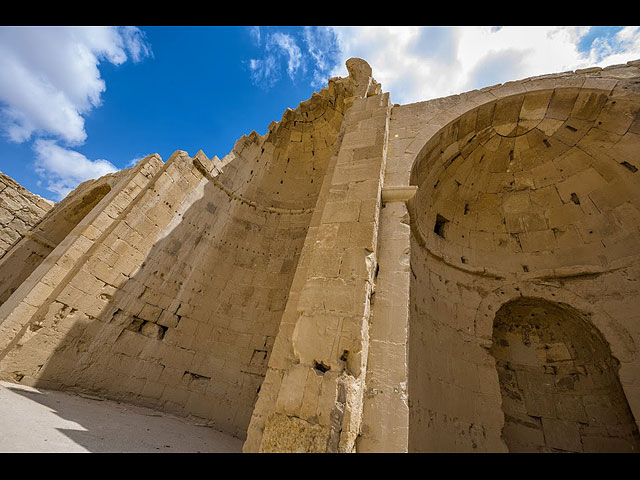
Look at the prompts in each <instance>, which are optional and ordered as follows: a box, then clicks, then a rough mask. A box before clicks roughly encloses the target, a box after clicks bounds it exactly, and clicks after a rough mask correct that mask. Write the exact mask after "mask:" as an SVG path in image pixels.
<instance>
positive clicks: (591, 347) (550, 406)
mask: <svg viewBox="0 0 640 480" xmlns="http://www.w3.org/2000/svg"><path fill="white" fill-rule="evenodd" d="M493 328H494V337H493V346H492V349H491V353H492V354H493V355H494V357H495V358H496V368H497V370H498V376H499V378H500V391H501V393H502V409H503V411H504V416H505V425H504V429H503V437H504V440H505V443H506V444H507V446H508V447H509V451H510V452H553V451H560V452H636V451H638V448H639V446H640V436H639V435H638V426H637V425H636V423H635V422H634V419H633V415H632V414H631V411H630V410H629V404H628V403H627V399H626V397H625V394H624V392H623V390H622V387H621V385H620V381H619V379H618V368H619V362H618V361H617V360H616V359H614V358H613V357H612V356H611V352H610V351H609V347H608V344H607V343H606V341H605V340H604V339H603V338H602V336H601V335H600V333H599V332H598V331H597V330H596V329H594V328H593V326H592V325H590V323H589V322H588V320H587V319H585V318H583V317H582V315H580V313H579V312H578V311H576V310H575V309H573V308H571V307H568V306H565V305H561V304H558V303H554V302H549V301H546V300H541V299H537V298H527V297H521V298H520V299H517V300H513V301H510V302H508V303H506V304H504V305H502V306H501V307H500V309H499V310H498V311H497V312H496V317H495V320H494V327H493Z"/></svg>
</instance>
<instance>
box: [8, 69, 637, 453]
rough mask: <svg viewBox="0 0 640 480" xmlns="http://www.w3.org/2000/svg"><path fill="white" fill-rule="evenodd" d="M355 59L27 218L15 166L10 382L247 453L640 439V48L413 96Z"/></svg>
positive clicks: (585, 448) (591, 446) (610, 447)
mask: <svg viewBox="0 0 640 480" xmlns="http://www.w3.org/2000/svg"><path fill="white" fill-rule="evenodd" d="M347 67H348V70H349V76H348V77H346V78H334V79H331V80H329V83H328V86H327V87H325V88H323V89H322V90H321V91H320V92H317V93H314V95H313V96H312V97H311V98H310V99H309V100H307V101H305V102H302V103H301V104H300V105H299V107H298V108H297V109H295V110H291V109H288V110H287V111H286V112H285V114H284V116H283V118H282V120H281V121H280V122H277V123H276V122H273V123H272V124H271V125H270V126H269V131H268V132H267V133H266V134H265V135H264V136H260V135H258V134H256V133H255V132H252V133H251V134H250V135H249V136H246V137H242V138H241V139H240V140H239V141H238V142H237V143H236V145H235V148H234V149H233V150H232V151H231V152H230V153H229V154H228V155H226V156H225V157H224V158H223V159H222V160H220V159H218V158H217V157H214V158H212V159H209V158H207V157H206V155H205V154H204V153H203V152H198V153H197V154H196V155H195V156H194V157H190V156H189V155H188V154H187V153H186V152H183V151H177V152H175V153H174V154H173V155H172V156H171V157H170V158H169V159H168V160H167V161H166V162H163V161H162V159H160V158H159V156H157V155H151V156H149V157H147V158H145V159H143V160H141V161H140V162H139V163H138V164H137V165H136V166H135V167H133V168H130V169H126V170H122V171H119V172H117V173H114V174H110V175H106V176H104V177H102V178H99V179H97V180H91V181H88V182H85V183H83V184H81V185H80V186H79V187H78V188H77V189H76V190H75V191H74V192H72V193H71V194H70V195H69V196H67V198H65V199H64V200H63V201H61V202H60V203H58V204H56V205H55V206H53V208H51V207H52V206H51V205H50V204H47V203H46V202H44V201H42V199H40V200H38V199H35V200H34V199H31V200H32V203H33V204H34V205H36V206H37V207H38V209H36V208H35V207H34V208H33V209H32V210H33V212H34V213H33V215H32V216H30V217H29V218H30V219H31V220H29V221H23V224H24V228H22V231H20V232H18V233H17V234H16V233H13V234H11V233H8V232H9V230H10V229H11V228H13V227H15V225H16V224H17V223H16V222H14V221H13V218H14V217H16V216H17V213H16V212H17V211H20V212H22V214H23V216H25V215H24V212H25V211H26V210H28V209H26V207H24V205H26V203H25V202H27V203H28V201H30V200H29V199H30V198H31V197H30V196H29V195H30V194H28V192H26V191H20V190H19V187H18V186H15V185H13V186H8V185H9V183H10V181H9V180H7V181H6V182H4V183H3V184H4V185H5V188H4V189H3V190H2V191H1V192H0V215H1V216H0V227H1V228H2V232H1V235H2V236H0V240H1V241H2V242H4V243H6V244H7V245H4V243H0V247H2V248H3V249H4V250H2V251H0V255H2V257H1V258H0V303H1V306H0V378H1V379H3V380H9V381H12V382H19V383H22V384H26V385H33V386H39V387H42V388H50V389H67V390H73V391H78V392H87V393H91V394H94V395H100V396H103V397H105V398H111V399H117V400H121V401H126V402H131V403H135V404H140V405H145V406H149V407H152V408H156V409H158V410H163V411H166V412H170V413H173V414H177V415H185V416H187V415H192V416H196V417H199V418H202V419H206V420H207V421H209V422H210V424H211V425H214V426H215V427H217V428H219V429H221V430H223V431H225V432H227V433H230V434H232V435H235V436H238V437H240V438H243V439H246V440H245V443H244V451H246V452H274V451H280V452H282V451H284V452H288V451H303V452H407V451H408V452H438V451H447V452H508V451H511V452H519V451H540V452H548V451H570V452H594V451H616V452H628V451H638V449H639V448H640V436H639V435H638V424H637V421H638V420H640V353H639V352H638V349H639V348H640V173H639V172H638V169H639V168H640V116H639V113H638V112H639V110H640V61H635V62H629V63H628V64H625V65H615V66H611V67H607V68H605V69H601V68H591V69H585V70H579V71H575V72H564V73H560V74H554V75H544V76H540V77H534V78H528V79H525V80H521V81H515V82H510V83H506V84H502V85H496V86H493V87H488V88H483V89H481V90H474V91H471V92H467V93H464V94H461V95H454V96H451V97H447V98H441V99H436V100H430V101H425V102H420V103H413V104H409V105H394V104H392V103H391V100H390V98H389V94H388V93H384V92H383V91H382V87H381V85H380V84H379V83H377V82H376V81H375V80H374V78H373V76H372V72H371V68H370V67H369V65H368V64H367V63H366V62H364V61H362V60H359V59H351V60H349V61H348V62H347ZM3 178H4V177H3ZM0 187H2V185H0ZM9 194H11V195H9ZM9 200H11V201H13V203H11V202H10V201H9ZM39 201H40V203H38V202H39ZM43 202H44V203H43ZM16 205H19V206H20V207H19V208H18V207H16ZM25 209H26V210H25ZM25 218H26V217H25ZM12 222H13V223H12ZM11 225H13V227H11ZM12 231H13V232H15V231H16V229H15V228H13V230H12ZM6 239H9V240H6ZM5 247H6V248H5Z"/></svg>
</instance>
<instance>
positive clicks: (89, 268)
mask: <svg viewBox="0 0 640 480" xmlns="http://www.w3.org/2000/svg"><path fill="white" fill-rule="evenodd" d="M357 87H358V85H357V82H355V81H354V80H353V79H352V78H351V77H348V78H346V79H332V80H331V81H330V83H329V86H328V87H326V88H325V89H323V90H322V91H321V92H319V93H317V94H314V96H312V98H311V99H309V100H308V101H306V102H303V103H301V105H300V106H299V108H298V109H296V110H287V112H286V113H285V115H284V116H283V119H282V121H281V122H279V123H275V122H274V123H272V124H271V125H270V126H269V133H267V134H266V135H265V136H263V137H261V136H259V135H257V134H255V132H253V133H252V134H251V135H249V136H247V137H243V138H242V139H240V140H239V141H238V142H237V143H236V146H235V147H234V149H233V151H232V152H231V153H230V154H229V155H227V156H226V157H225V158H223V159H222V160H221V161H220V160H218V159H217V158H214V159H213V160H209V159H208V158H207V157H206V156H205V155H204V154H203V153H202V152H199V153H198V154H197V155H196V156H195V157H193V158H190V157H189V156H188V155H187V154H186V153H185V152H176V153H175V154H174V155H173V156H172V157H171V159H169V160H168V161H167V163H166V164H164V165H162V166H160V165H159V166H158V168H159V169H157V170H155V172H154V173H153V174H152V176H151V177H150V178H149V180H148V183H147V184H146V186H145V187H144V188H143V189H142V190H141V191H139V192H138V193H137V195H136V196H135V197H132V198H131V199H130V200H129V202H128V203H124V202H123V203H121V202H119V201H118V205H122V206H123V207H125V208H124V209H123V210H121V211H119V213H118V214H117V215H116V216H115V218H114V223H113V224H112V226H111V227H109V228H108V229H107V230H104V231H103V233H102V234H101V236H100V237H99V239H96V241H95V243H93V244H92V245H91V246H90V247H89V249H88V250H87V252H86V254H85V255H84V256H83V257H82V259H80V261H79V262H76V263H75V264H74V265H73V267H72V272H70V273H69V274H68V275H67V276H65V277H64V278H57V279H56V280H54V281H52V282H51V286H53V287H54V291H53V292H48V293H47V295H46V299H45V300H44V301H42V302H41V303H39V304H37V305H36V302H33V303H31V304H30V305H33V306H34V307H36V308H37V312H36V313H35V315H33V316H31V319H30V321H29V322H28V324H27V325H20V326H19V328H20V330H19V331H18V333H17V335H16V336H15V337H14V338H13V340H12V341H11V342H10V343H9V344H7V345H6V347H5V348H4V351H3V352H2V355H1V357H0V369H1V370H2V372H3V375H4V376H5V377H8V378H12V379H13V380H20V381H22V383H28V384H36V385H41V386H48V387H50V388H72V389H74V390H79V391H88V392H93V393H96V394H100V395H103V396H106V397H109V398H116V399H122V400H126V401H131V402H134V403H139V404H144V405H149V406H153V407H156V408H162V409H164V410H167V411H171V412H174V413H178V414H181V415H195V416H198V417H201V418H204V419H206V420H209V421H211V422H212V423H213V424H215V425H216V426H217V427H218V428H222V429H224V430H225V431H227V432H229V433H231V434H233V435H236V436H239V437H243V436H244V435H246V429H247V426H248V424H249V420H250V417H251V414H252V412H253V406H254V403H255V400H256V397H257V394H258V392H259V391H260V389H261V384H262V380H263V377H264V374H265V371H266V366H267V362H268V360H269V356H270V353H271V348H272V345H273V343H274V341H275V338H276V335H277V334H278V328H279V324H280V319H281V316H282V311H283V310H284V306H285V305H286V302H287V297H288V293H289V289H290V286H291V281H292V278H293V275H294V273H295V271H296V265H297V262H298V257H299V255H300V251H301V249H302V244H303V243H304V241H305V238H306V236H307V229H308V226H309V222H310V219H311V216H312V214H313V212H314V208H315V206H316V202H317V198H318V193H319V191H320V189H321V188H322V187H323V185H324V183H325V178H326V175H327V168H328V164H329V159H330V158H331V155H332V154H333V153H334V150H335V148H336V143H337V136H338V134H339V132H340V128H341V125H342V119H343V115H344V112H345V110H346V109H347V108H348V107H349V106H350V105H351V103H352V101H353V100H349V98H350V97H353V95H354V93H355V89H356V88H357ZM365 87H368V85H365ZM114 201H115V200H114V199H109V198H106V197H105V199H104V202H105V204H106V205H110V202H114ZM107 208H108V207H107ZM87 222H88V223H89V224H90V221H89V220H88V221H87ZM90 225H91V224H90ZM7 308H9V306H7ZM0 313H1V310H0ZM15 322H16V324H17V323H18V320H17V317H16V320H15ZM10 323H11V322H9V323H7V322H6V321H5V322H4V323H3V324H2V327H5V325H6V327H9V325H10ZM16 327H18V325H16Z"/></svg>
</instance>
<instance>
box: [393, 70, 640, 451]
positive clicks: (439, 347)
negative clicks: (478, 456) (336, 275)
mask: <svg viewBox="0 0 640 480" xmlns="http://www.w3.org/2000/svg"><path fill="white" fill-rule="evenodd" d="M639 76H640V70H639V69H638V68H637V67H636V66H634V65H623V66H617V67H613V68H609V69H606V70H601V69H593V70H588V71H584V72H576V73H573V72H568V73H565V74H558V75H552V76H546V77H543V78H535V79H530V80H525V81H521V82H513V83H511V84H505V85H502V86H496V87H490V88H487V89H483V90H481V91H476V92H470V93H468V94H464V95H461V96H458V97H451V98H447V99H442V100H437V101H434V102H424V103H423V104H414V105H408V106H406V107H396V108H394V112H393V114H394V116H397V117H396V118H398V120H399V122H398V125H397V126H396V125H394V124H393V122H392V134H393V132H394V130H393V127H395V128H396V131H397V132H398V137H395V135H393V136H392V137H391V138H392V140H391V146H390V151H391V152H394V154H395V155H394V158H395V159H397V161H398V163H400V164H402V163H403V161H404V162H405V164H407V163H408V162H410V161H411V158H412V157H413V158H416V159H417V160H416V163H415V165H414V167H413V170H412V172H413V176H412V180H411V182H412V183H413V184H415V185H417V186H418V192H417V194H416V197H415V199H414V203H413V205H412V207H413V208H412V209H411V215H412V219H411V220H412V233H413V235H412V248H411V251H412V260H411V267H412V286H411V304H412V317H411V321H410V328H409V330H410V332H411V333H410V337H409V338H410V340H409V352H410V354H409V402H410V427H409V429H410V435H409V449H410V450H411V451H506V450H507V445H506V444H505V442H504V439H503V438H507V440H509V442H511V445H512V447H513V448H515V449H517V450H523V449H524V450H528V451H555V450H559V451H606V450H616V451H624V450H629V449H630V448H633V449H635V450H637V449H638V443H637V442H638V437H637V429H636V430H635V432H634V431H627V432H626V433H625V434H624V435H626V437H625V438H626V440H624V441H622V443H621V442H620V435H622V434H620V432H619V431H617V430H616V429H618V430H620V429H622V430H624V428H627V427H625V426H624V422H625V421H628V420H625V418H626V419H628V418H629V417H628V416H626V417H625V415H626V414H619V415H618V417H620V418H616V416H615V415H613V418H609V417H611V415H609V417H606V415H605V416H603V415H601V414H600V413H598V409H602V408H603V405H604V404H607V403H611V402H608V400H606V395H605V394H604V393H603V392H602V391H600V390H598V389H599V388H600V387H601V386H602V385H599V384H598V382H597V381H595V380H594V378H595V377H597V373H596V372H597V371H598V369H599V368H600V367H599V366H593V365H592V366H586V367H585V365H584V364H580V362H579V361H578V360H577V358H578V356H577V353H576V352H577V351H579V350H580V348H581V347H580V346H579V344H578V343H576V345H572V344H570V342H568V341H567V338H568V337H567V335H566V332H565V333H562V332H563V330H562V329H563V328H566V325H564V324H566V322H563V321H561V320H558V322H557V323H559V324H560V327H559V328H560V330H559V331H558V332H554V333H553V335H555V336H556V337H557V338H564V340H562V341H561V340H558V342H557V343H558V344H563V345H564V346H563V347H562V348H567V349H568V350H569V351H571V352H573V353H572V355H573V357H572V359H569V358H564V359H562V360H564V362H565V363H562V361H561V360H557V359H556V360H551V361H547V360H548V359H547V360H545V359H544V357H541V358H542V359H541V360H540V361H539V363H538V364H535V365H533V364H531V365H529V367H531V368H537V369H538V370H536V371H544V372H545V373H546V375H541V376H540V377H539V378H538V381H539V382H541V383H542V384H544V385H552V386H555V387H551V388H549V389H548V391H547V392H546V393H547V394H548V396H546V397H543V398H540V399H538V401H537V403H536V402H532V401H531V398H530V397H527V395H528V393H527V391H529V390H528V389H529V383H528V382H530V381H531V379H530V377H526V375H523V374H522V373H521V374H520V375H519V376H518V377H517V380H518V381H517V382H516V383H512V384H511V390H509V387H505V386H506V384H505V382H506V380H505V378H506V377H505V376H504V375H503V376H502V381H501V380H500V379H499V378H498V370H496V359H495V357H494V356H493V355H492V354H491V352H492V351H493V352H494V353H496V351H495V350H491V349H492V347H495V345H494V344H493V338H494V333H495V332H494V329H493V322H494V318H495V316H496V311H497V310H498V309H500V307H501V306H502V305H504V304H505V303H506V302H507V301H509V300H513V299H518V298H520V297H533V298H541V299H546V300H548V301H549V302H552V303H549V304H548V305H549V306H548V307H547V308H546V310H544V309H543V310H544V311H545V312H547V313H544V315H546V316H547V317H553V316H554V314H553V313H552V312H553V311H554V308H555V307H553V305H558V304H559V305H563V304H566V305H568V306H570V307H572V308H575V309H577V311H579V312H580V316H581V318H582V317H584V318H585V319H587V320H585V322H586V323H585V324H586V325H587V326H589V325H593V326H594V327H595V328H596V329H597V330H596V331H597V332H599V334H602V337H603V338H604V341H605V346H604V347H603V348H605V350H606V349H609V351H610V355H612V356H613V358H610V359H609V360H607V362H609V364H611V365H617V362H619V363H620V370H619V378H620V382H621V385H622V388H623V390H624V393H625V395H626V401H628V404H629V406H630V409H631V412H632V413H633V414H634V415H635V417H636V418H637V417H638V414H639V410H638V404H637V398H638V394H637V388H638V380H637V375H638V372H640V364H639V361H640V359H638V356H637V354H636V345H637V343H638V341H640V338H638V335H637V331H638V330H637V325H638V323H637V320H638V317H637V313H636V312H637V311H639V310H638V308H639V307H640V305H638V304H637V299H638V291H637V286H636V282H637V278H638V277H637V265H638V253H639V252H638V249H637V244H638V225H639V223H638V219H639V217H638V213H640V212H639V211H638V209H639V208H640V202H639V201H638V200H639V197H638V193H639V192H640V189H638V181H639V180H638V178H639V177H637V175H636V171H637V166H636V165H637V158H636V155H635V152H637V149H638V148H639V146H640V145H639V144H638V139H640V137H639V136H638V130H637V128H638V110H639V107H640V97H639V95H638V94H639V93H640V91H639V90H638V88H637V85H638V77H639ZM403 110H405V111H404V112H403ZM418 119H421V120H422V121H417V120H418ZM416 125H421V127H420V128H421V130H420V129H418V128H416ZM403 137H404V138H403ZM420 137H422V138H420ZM396 138H397V140H395V139H396ZM390 164H391V160H390ZM390 168H393V167H390ZM404 175H405V171H404V169H403V168H402V169H401V168H398V173H397V174H396V178H398V179H400V182H402V181H405V178H406V177H404ZM549 312H551V313H549ZM558 318H559V317H558ZM511 320H512V321H514V322H516V323H515V324H514V325H516V324H517V322H518V321H517V319H511ZM585 328H592V327H585ZM563 335H564V337H563ZM549 338H550V337H549V336H545V335H540V339H538V340H532V341H531V343H529V344H528V345H526V346H527V347H528V348H530V350H529V355H530V357H529V358H533V357H531V356H535V355H536V352H538V354H539V355H542V353H544V351H545V349H546V348H550V346H549ZM542 339H546V343H545V340H542ZM576 342H577V340H576ZM513 343H514V346H513V349H511V350H509V352H508V353H507V355H511V357H510V361H511V362H512V363H513V365H511V367H513V368H511V369H510V370H514V369H515V370H518V368H515V366H516V365H517V364H518V363H520V362H522V348H523V347H522V345H518V344H517V342H516V341H515V340H514V341H513ZM532 345H533V346H532ZM594 348H595V347H594ZM596 351H598V350H597V349H595V350H594V351H593V352H592V353H593V355H596V353H594V352H596ZM540 352H542V353H540ZM503 353H504V352H503ZM545 362H546V363H545ZM571 362H573V363H571ZM527 368H528V367H527ZM612 368H613V369H614V370H617V367H615V368H614V367H612ZM545 369H546V370H545ZM567 375H569V376H571V378H573V379H574V380H575V381H576V382H577V383H578V381H580V382H582V383H583V384H584V383H591V386H590V387H589V388H587V389H586V390H584V391H582V392H581V393H580V394H579V395H578V394H575V392H573V388H569V389H565V390H563V385H565V384H566V379H565V377H566V376H567ZM577 383H576V384H577ZM514 385H515V386H516V387H517V388H519V389H520V390H519V391H514ZM534 388H537V389H540V388H542V387H541V384H537V386H534ZM576 388H577V387H576ZM612 388H613V387H612ZM509 392H510V394H511V395H512V396H513V397H520V400H521V401H524V400H523V398H522V397H527V398H525V400H526V402H525V404H523V403H522V402H521V403H520V406H519V408H520V409H521V411H520V412H519V415H522V416H523V418H527V419H528V420H527V422H528V423H527V425H526V426H524V427H523V424H522V423H517V422H516V423H514V421H513V413H514V412H513V411H510V410H509V408H511V406H510V404H509V402H510V401H511V402H512V401H513V397H509V395H508V393H509ZM570 394H574V396H573V397H571V396H570ZM505 395H506V396H505ZM569 399H571V401H575V402H576V403H575V405H574V407H575V409H576V410H580V411H582V412H583V417H584V418H583V419H582V423H580V422H578V423H579V427H576V423H575V422H574V423H572V421H573V420H572V421H569V420H568V419H567V417H566V416H563V415H564V414H563V413H562V412H561V411H560V410H561V409H560V408H559V407H557V405H558V404H561V403H562V402H568V401H569ZM576 399H578V400H576ZM544 402H547V403H548V404H551V405H554V407H553V408H549V409H547V410H546V411H545V412H544V413H543V414H542V413H541V412H540V404H542V403H544ZM558 402H560V403H558ZM523 405H525V406H526V408H524V407H523ZM523 408H524V410H523ZM623 410H624V409H623ZM610 413H611V412H609V414H610ZM605 417H606V418H605ZM505 419H506V420H505ZM505 422H506V423H505ZM513 425H518V428H520V431H519V432H517V433H516V434H515V435H516V436H518V435H519V436H520V438H519V439H518V442H519V443H518V442H516V444H517V445H518V446H517V447H515V446H514V445H515V444H514V443H513V442H512V436H513V435H514V434H513V430H514V428H513ZM503 427H505V430H503ZM506 427H508V428H506ZM628 428H631V427H628ZM632 430H633V429H632ZM606 432H608V433H606ZM634 436H635V437H634ZM568 437H571V438H572V440H571V441H570V442H568V443H567V442H564V443H563V441H559V440H558V439H559V438H560V439H566V438H568ZM524 438H526V441H525V440H523V439H524ZM541 439H546V443H545V441H544V440H541Z"/></svg>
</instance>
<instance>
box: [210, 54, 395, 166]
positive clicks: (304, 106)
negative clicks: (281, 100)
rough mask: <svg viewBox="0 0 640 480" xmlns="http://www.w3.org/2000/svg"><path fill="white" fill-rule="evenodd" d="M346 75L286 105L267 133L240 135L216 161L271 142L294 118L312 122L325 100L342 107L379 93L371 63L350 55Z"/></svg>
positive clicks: (222, 163)
mask: <svg viewBox="0 0 640 480" xmlns="http://www.w3.org/2000/svg"><path fill="white" fill-rule="evenodd" d="M345 64H346V67H347V71H348V72H349V75H348V76H347V77H333V78H330V79H329V80H328V85H327V86H326V87H324V88H322V90H320V91H319V92H314V93H313V95H311V98H309V99H308V100H305V101H303V102H300V104H299V105H298V108H296V109H291V108H287V109H286V111H285V112H284V114H283V115H282V119H281V120H280V122H275V121H273V122H271V123H270V124H269V127H268V132H267V133H266V134H265V135H259V134H258V133H257V132H256V131H255V130H254V131H252V132H251V133H250V134H249V135H243V136H242V137H240V138H239V139H238V140H237V141H236V143H235V145H234V148H233V150H232V151H231V152H229V154H227V155H226V156H225V157H224V158H223V159H222V160H221V161H220V160H217V157H215V158H216V160H217V161H218V162H220V164H221V165H220V166H224V165H226V164H228V163H229V162H230V161H232V160H233V159H234V158H235V157H236V154H237V153H238V152H240V151H242V150H243V148H245V147H246V146H247V144H250V143H262V142H265V141H272V142H273V143H276V142H275V139H276V138H277V137H278V134H279V133H280V132H281V131H282V129H290V128H291V123H292V122H296V121H304V122H308V121H313V120H315V119H316V118H319V117H320V116H322V114H323V113H324V110H325V108H324V107H323V104H325V105H326V102H328V103H330V104H331V105H334V106H335V105H336V103H337V102H344V103H345V109H346V108H348V107H349V106H351V104H352V103H353V101H354V100H355V99H356V98H362V97H369V96H371V95H378V94H380V93H382V85H381V84H379V83H378V82H376V80H375V79H374V78H373V75H372V69H371V66H370V65H369V64H368V63H367V62H366V61H365V60H363V59H361V58H350V59H349V60H347V61H346V63H345Z"/></svg>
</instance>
